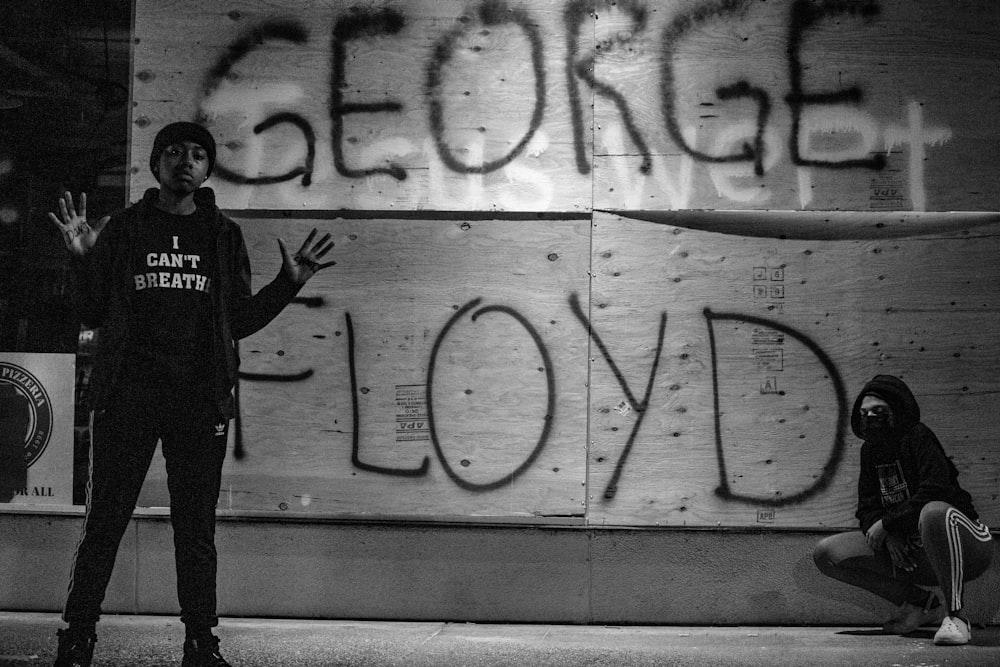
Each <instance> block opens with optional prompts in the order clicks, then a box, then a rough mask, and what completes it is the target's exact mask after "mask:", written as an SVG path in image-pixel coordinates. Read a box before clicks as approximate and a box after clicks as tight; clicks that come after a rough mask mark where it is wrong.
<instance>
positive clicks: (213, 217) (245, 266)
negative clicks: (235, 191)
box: [73, 188, 301, 418]
mask: <svg viewBox="0 0 1000 667" xmlns="http://www.w3.org/2000/svg"><path fill="white" fill-rule="evenodd" d="M157 192H158V191H157V189H156V188H150V189H148V190H146V193H145V195H144V196H143V198H142V200H141V201H139V202H137V203H135V204H133V205H132V206H130V207H128V208H127V209H125V210H124V211H120V212H118V213H115V214H114V215H112V216H111V219H110V220H109V221H108V223H107V225H106V226H105V228H104V230H103V231H102V232H101V235H100V236H99V237H98V240H97V243H96V244H95V245H94V247H93V248H92V249H91V251H90V252H89V253H87V255H86V256H84V257H83V258H76V257H74V259H73V269H74V271H75V273H76V279H75V280H74V293H73V298H74V303H75V306H76V309H77V313H78V314H79V316H80V319H81V321H82V322H83V323H84V325H85V326H87V327H90V328H95V327H100V328H101V335H100V337H99V339H98V340H99V343H98V350H97V355H96V359H95V363H94V372H93V374H92V375H91V393H90V408H91V409H92V410H98V411H99V410H101V409H103V408H105V407H107V404H108V402H109V401H110V400H111V399H112V396H113V394H114V391H115V390H116V389H117V388H118V387H119V385H120V380H121V375H122V372H121V371H122V369H123V365H124V364H125V361H126V360H125V350H126V349H127V347H128V346H127V342H128V340H127V339H128V336H129V333H130V331H131V323H132V317H133V311H134V309H133V306H132V295H133V294H134V293H135V285H134V281H133V278H132V273H133V271H132V268H133V266H132V257H133V256H134V255H135V252H136V251H135V246H136V244H137V242H138V241H137V239H138V236H139V234H138V231H139V226H140V225H141V224H142V220H144V219H146V218H148V216H149V214H150V211H151V210H152V207H153V206H154V205H155V202H156V197H157ZM194 200H195V204H196V205H197V207H198V208H199V209H200V210H201V212H202V214H203V215H204V216H205V217H206V219H207V220H209V221H210V224H213V225H215V233H216V248H217V254H218V257H217V261H216V268H215V274H216V275H215V276H214V277H213V285H215V288H214V289H213V290H212V300H213V306H212V338H213V341H214V342H213V351H212V356H213V359H212V362H213V363H212V366H213V368H211V369H205V370H206V373H212V386H213V393H214V398H215V402H216V404H217V406H218V409H219V413H220V415H222V416H223V417H226V418H231V417H233V416H234V414H235V406H234V400H233V393H232V392H233V387H234V386H235V384H236V377H237V370H238V368H239V356H238V353H237V347H236V341H237V340H239V339H241V338H245V337H246V336H249V335H251V334H253V333H255V332H256V331H258V330H260V329H261V328H263V327H264V326H265V325H267V324H268V323H269V322H270V321H271V320H273V319H274V318H275V317H277V315H278V313H280V312H281V310H282V309H283V308H284V307H285V306H286V305H287V304H288V303H289V302H291V300H292V299H293V298H294V297H295V295H296V294H297V293H298V291H299V289H301V285H296V284H295V283H293V282H292V281H291V280H289V279H288V277H286V276H285V274H284V271H282V270H281V269H279V270H278V275H277V276H276V277H275V278H274V280H272V281H271V282H270V283H268V284H267V285H265V286H264V287H262V288H261V289H260V291H259V292H257V293H256V294H252V293H251V286H250V259H249V257H248V255H247V248H246V244H245V243H244V241H243V234H242V232H241V231H240V228H239V225H237V224H236V223H235V222H233V221H232V220H230V219H229V218H228V217H226V216H225V215H223V214H222V212H221V211H220V210H219V208H218V207H217V206H216V204H215V193H214V192H213V191H212V190H211V189H210V188H201V189H199V190H198V191H197V192H195V196H194Z"/></svg>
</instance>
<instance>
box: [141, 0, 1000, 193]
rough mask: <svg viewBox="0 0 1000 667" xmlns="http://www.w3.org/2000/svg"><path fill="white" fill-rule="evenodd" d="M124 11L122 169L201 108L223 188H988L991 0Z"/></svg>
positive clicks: (998, 127) (424, 1)
mask: <svg viewBox="0 0 1000 667" xmlns="http://www.w3.org/2000/svg"><path fill="white" fill-rule="evenodd" d="M803 7H811V8H813V10H814V11H813V12H812V13H810V12H808V11H806V12H803V11H802V8H803ZM820 7H825V9H819V8H820ZM390 15H391V16H392V17H395V20H396V22H397V23H396V24H392V22H391V21H387V19H386V16H390ZM366 21H367V23H366ZM135 26H136V27H135V34H136V44H135V49H134V71H135V81H134V82H133V99H134V101H135V108H134V110H133V119H132V120H133V128H132V129H133V143H132V160H131V162H132V165H133V168H132V176H131V187H132V191H133V193H136V192H138V191H139V190H141V189H142V188H144V187H147V186H148V185H151V184H152V179H151V176H150V174H149V173H148V169H147V168H146V163H147V158H148V154H149V150H150V147H151V145H152V140H153V136H154V135H155V132H156V131H157V130H158V129H159V128H160V127H161V126H162V125H163V124H165V123H166V122H169V121H172V120H177V119H191V118H201V119H202V120H203V122H204V123H205V124H206V125H207V126H208V127H210V128H211V130H212V131H213V132H214V133H215V134H216V135H217V138H218V140H219V144H220V146H221V149H220V158H219V160H220V165H222V166H223V167H224V169H226V170H228V171H229V172H230V173H231V174H232V176H230V177H227V176H225V175H224V174H223V172H222V171H221V170H220V172H219V174H217V177H216V178H215V179H214V181H215V185H216V188H217V189H218V190H219V193H220V196H221V200H222V201H223V202H224V204H225V205H226V206H227V207H229V208H252V209H339V208H345V209H366V210H393V209H396V210H414V209H437V210H455V211H461V210H505V211H535V210H546V211H549V210H553V211H586V210H590V209H591V208H595V209H612V210H631V209H645V210H677V209H726V210H741V209H785V210H811V209H816V210H860V211H894V210H901V211H909V210H914V211H922V210H928V211H950V210H970V211H995V210H997V209H998V208H1000V194H998V193H997V189H996V187H994V186H995V174H996V172H997V163H996V157H995V156H996V155H997V154H1000V120H998V117H1000V116H998V114H997V113H996V99H997V97H998V95H1000V77H998V76H997V68H996V63H997V62H998V61H1000V16H998V12H997V11H996V9H995V3H993V2H991V1H990V0H977V1H970V2H963V3H960V4H959V5H956V6H955V7H954V8H949V9H947V10H945V9H942V7H941V5H940V3H938V2H935V0H883V1H882V2H878V3H870V4H862V3H842V4H836V3H835V4H826V5H823V4H816V3H811V4H810V3H799V2H795V1H793V0H781V1H779V2H773V1H772V2H763V1H759V0H670V1H666V0H664V1H662V2H651V3H640V2H637V1H636V0H629V1H628V2H595V3H586V2H573V1H571V0H566V1H556V0H546V1H544V2H533V3H521V4H519V3H516V2H510V3H506V4H504V3H500V2H483V3H474V4H471V5H469V4H466V3H462V2H459V1H458V0H448V1H447V2H444V1H431V0H420V1H415V2H407V3H388V4H386V3H376V2H366V3H350V4H348V3H340V2H334V3H322V4H317V3H312V2H307V0H295V1H294V2H286V3H275V2H264V1H250V2H248V1H236V0H213V1H212V2H202V1H201V0H197V1H196V0H174V1H171V2H152V1H150V0H140V1H139V2H137V6H136V20H135ZM338 53H339V54H342V56H338V55H337V54H338ZM338 57H339V58H340V59H339V61H338ZM338 62H339V63H340V65H339V69H338V66H337V63H338ZM338 71H340V72H341V75H340V76H339V77H338V75H337V72H338ZM343 105H361V106H355V107H346V106H343ZM373 105H374V106H373ZM378 105H383V106H378ZM384 105H389V106H384ZM338 108H342V109H343V111H344V113H342V114H339V113H337V112H336V109H338ZM536 113H537V116H536ZM289 115H295V116H296V119H295V120H294V121H292V120H290V119H289V118H288V116H289ZM276 117H277V118H281V119H283V120H282V121H281V122H279V123H278V124H277V125H274V126H270V127H265V128H264V129H261V128H260V124H261V123H265V122H266V121H267V120H268V119H274V118H276ZM338 128H339V129H338ZM310 151H311V152H312V156H311V157H310ZM338 155H339V157H338ZM296 170H300V171H301V170H305V171H307V172H308V178H304V177H303V175H302V174H295V175H293V176H289V174H290V173H292V172H295V171H296ZM404 175H405V178H404V177H403V176H404ZM281 178H284V180H280V179H281ZM246 179H250V182H249V183H248V182H244V181H246ZM259 179H265V181H267V182H262V181H260V180H259ZM275 179H279V180H278V182H269V181H273V180H275Z"/></svg>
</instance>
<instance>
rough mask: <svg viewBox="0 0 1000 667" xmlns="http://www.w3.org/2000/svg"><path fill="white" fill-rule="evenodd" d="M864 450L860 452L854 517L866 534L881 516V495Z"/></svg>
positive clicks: (882, 511) (876, 477) (873, 471)
mask: <svg viewBox="0 0 1000 667" xmlns="http://www.w3.org/2000/svg"><path fill="white" fill-rule="evenodd" d="M867 458H868V457H867V456H866V452H865V450H864V449H862V452H861V472H860V473H858V510H857V512H855V514H854V515H855V517H857V519H858V525H859V526H860V527H861V532H862V533H865V534H866V535H867V534H868V529H869V528H871V527H872V525H873V524H874V523H875V522H876V521H878V520H879V519H881V518H882V515H883V513H884V510H883V508H882V496H881V493H880V492H879V486H878V476H877V475H876V474H875V470H874V468H873V467H872V466H871V465H869V464H868V461H867Z"/></svg>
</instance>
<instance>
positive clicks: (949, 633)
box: [934, 616, 972, 646]
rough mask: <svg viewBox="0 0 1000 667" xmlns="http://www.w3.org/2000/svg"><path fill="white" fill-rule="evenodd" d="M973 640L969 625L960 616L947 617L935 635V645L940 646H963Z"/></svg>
mask: <svg viewBox="0 0 1000 667" xmlns="http://www.w3.org/2000/svg"><path fill="white" fill-rule="evenodd" d="M971 639H972V631H971V630H970V629H969V623H968V621H966V620H965V619H962V618H959V617H958V616H945V617H944V620H943V621H941V627H940V628H938V631H937V632H936V633H935V634H934V643H935V644H937V645H938V646H961V645H962V644H968V643H969V641H970V640H971Z"/></svg>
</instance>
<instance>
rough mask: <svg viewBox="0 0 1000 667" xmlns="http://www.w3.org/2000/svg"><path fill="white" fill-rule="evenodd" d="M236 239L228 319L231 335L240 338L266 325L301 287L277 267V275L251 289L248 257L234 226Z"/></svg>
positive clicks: (237, 230) (238, 232) (241, 238)
mask: <svg viewBox="0 0 1000 667" xmlns="http://www.w3.org/2000/svg"><path fill="white" fill-rule="evenodd" d="M235 233H236V238H237V242H236V244H235V246H234V248H233V252H234V255H235V256H234V257H233V260H232V266H233V269H234V275H233V276H232V280H231V286H230V287H231V291H230V295H229V308H230V322H231V327H232V334H233V338H234V339H236V340H239V339H241V338H246V337H247V336H250V335H253V334H255V333H257V332H258V331H260V330H261V329H263V328H264V327H265V326H267V324H268V323H270V322H271V321H272V320H273V319H274V318H275V317H277V316H278V314H279V313H280V312H281V311H282V310H283V309H284V307H285V306H287V305H288V304H289V303H290V302H291V300H292V299H294V298H295V295H296V294H298V293H299V290H300V289H302V286H301V285H296V284H295V283H293V282H292V281H291V280H290V279H289V278H288V277H287V276H286V275H285V272H284V271H282V270H281V267H278V275H277V276H275V277H274V280H272V281H271V282H270V283H268V284H267V285H265V286H264V287H262V288H261V290H260V291H259V292H257V293H256V294H253V293H252V288H251V280H250V257H249V255H248V254H247V247H246V243H245V242H244V240H243V233H242V232H241V231H240V229H239V227H238V226H236V227H235Z"/></svg>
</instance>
